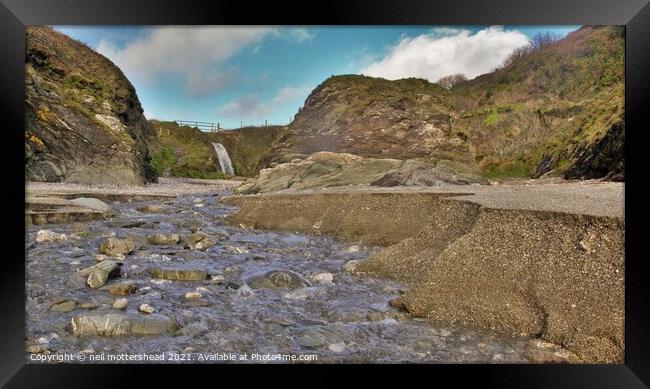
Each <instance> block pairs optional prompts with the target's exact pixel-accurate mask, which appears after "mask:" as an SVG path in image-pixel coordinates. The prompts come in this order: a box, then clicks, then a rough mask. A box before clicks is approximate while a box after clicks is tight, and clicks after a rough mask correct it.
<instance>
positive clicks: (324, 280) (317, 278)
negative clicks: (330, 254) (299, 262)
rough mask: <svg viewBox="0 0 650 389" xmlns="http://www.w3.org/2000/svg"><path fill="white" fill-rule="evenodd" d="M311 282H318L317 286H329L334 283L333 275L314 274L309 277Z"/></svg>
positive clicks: (325, 273)
mask: <svg viewBox="0 0 650 389" xmlns="http://www.w3.org/2000/svg"><path fill="white" fill-rule="evenodd" d="M311 280H312V281H314V282H318V283H319V284H331V283H332V282H333V281H334V275H333V274H332V273H327V272H324V273H318V274H314V275H313V276H312V277H311Z"/></svg>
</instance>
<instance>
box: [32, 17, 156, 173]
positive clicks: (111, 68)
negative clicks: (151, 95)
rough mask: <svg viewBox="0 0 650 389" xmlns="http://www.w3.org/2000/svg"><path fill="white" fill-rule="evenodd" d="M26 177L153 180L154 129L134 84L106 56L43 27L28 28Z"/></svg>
mask: <svg viewBox="0 0 650 389" xmlns="http://www.w3.org/2000/svg"><path fill="white" fill-rule="evenodd" d="M25 73H26V99H25V178H26V179H28V180H33V181H67V182H77V183H92V184H136V185H137V184H144V183H146V182H150V181H154V180H155V179H156V177H155V174H154V172H153V170H152V169H151V167H150V166H149V160H150V157H149V152H148V148H147V142H148V141H149V140H150V139H151V138H152V137H153V136H154V131H153V128H152V127H151V125H150V124H149V123H148V122H147V121H146V119H145V117H144V115H143V111H142V107H141V105H140V102H139V101H138V97H137V95H136V93H135V89H134V88H133V86H132V85H131V83H130V82H129V81H128V80H127V79H126V77H125V76H124V74H123V73H122V72H121V71H120V69H119V68H117V67H116V66H115V65H114V64H113V63H112V62H111V61H109V60H108V59H107V58H105V57H103V56H101V55H100V54H97V53H96V52H94V51H93V50H91V49H90V48H88V47H87V46H85V45H83V44H82V43H80V42H77V41H75V40H72V39H70V38H68V37H66V36H65V35H63V34H60V33H58V32H56V31H54V30H52V29H50V28H48V27H28V28H27V36H26V53H25Z"/></svg>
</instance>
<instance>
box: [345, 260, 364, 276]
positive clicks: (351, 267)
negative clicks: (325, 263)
mask: <svg viewBox="0 0 650 389" xmlns="http://www.w3.org/2000/svg"><path fill="white" fill-rule="evenodd" d="M360 263H361V261H360V260H358V259H353V260H351V261H347V262H346V263H345V265H343V271H344V272H346V273H349V274H355V273H356V272H357V267H358V266H359V264H360Z"/></svg>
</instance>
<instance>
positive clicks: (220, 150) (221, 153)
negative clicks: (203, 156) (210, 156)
mask: <svg viewBox="0 0 650 389" xmlns="http://www.w3.org/2000/svg"><path fill="white" fill-rule="evenodd" d="M212 146H213V147H214V151H215V152H216V153H217V157H218V158H219V165H221V171H222V172H224V173H226V174H229V175H231V176H234V175H235V169H234V168H233V167H232V162H230V156H229V155H228V151H227V150H226V148H225V147H223V145H222V144H221V143H215V142H212Z"/></svg>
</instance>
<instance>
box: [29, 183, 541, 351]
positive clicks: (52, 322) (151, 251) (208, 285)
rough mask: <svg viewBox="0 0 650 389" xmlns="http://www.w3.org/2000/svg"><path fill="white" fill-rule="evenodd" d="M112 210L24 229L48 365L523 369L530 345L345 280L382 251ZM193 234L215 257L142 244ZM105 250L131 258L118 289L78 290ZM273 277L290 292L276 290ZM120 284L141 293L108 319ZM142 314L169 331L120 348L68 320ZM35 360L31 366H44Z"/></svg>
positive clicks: (32, 329)
mask: <svg viewBox="0 0 650 389" xmlns="http://www.w3.org/2000/svg"><path fill="white" fill-rule="evenodd" d="M109 205H110V206H111V208H112V209H113V210H114V212H115V216H114V217H112V218H111V219H108V220H96V221H92V222H88V223H82V224H79V223H77V224H48V225H41V226H29V227H28V230H27V236H26V274H27V280H26V282H27V284H26V290H27V298H26V325H27V329H26V342H27V346H28V347H29V346H30V345H31V346H32V347H36V348H37V349H38V352H39V353H41V354H42V355H46V354H49V355H52V354H63V353H71V354H75V355H80V353H82V354H83V355H84V357H82V358H78V359H77V360H73V361H71V362H73V363H79V362H85V363H91V362H93V360H91V358H90V356H91V355H96V354H130V355H142V354H164V355H165V356H166V357H165V359H164V362H165V363H170V362H171V363H173V362H191V363H201V362H207V363H213V362H237V363H241V362H253V363H268V362H270V363H278V362H285V363H286V362H296V361H297V362H301V361H305V362H318V363H341V362H342V363H363V362H366V363H367V362H371V363H401V362H415V363H458V362H484V363H485V362H487V363H503V362H506V363H513V362H528V361H529V359H528V355H529V352H530V347H531V346H530V345H531V340H530V339H529V338H525V337H513V336H509V335H504V334H500V333H496V332H491V331H485V330H472V329H467V328H462V327H456V326H444V327H440V326H432V325H431V324H430V323H429V322H428V321H427V320H424V319H418V318H413V317H411V316H409V315H408V314H407V313H405V312H402V311H399V310H397V309H395V308H393V307H391V306H390V305H389V301H390V300H391V299H392V298H395V297H398V296H399V295H400V293H401V292H403V291H404V290H405V286H404V285H402V284H399V283H395V282H390V281H386V280H381V279H373V278H368V277H362V276H359V275H354V274H352V273H351V272H350V271H345V270H344V268H346V264H347V266H348V270H349V267H350V262H349V261H353V260H363V259H364V258H366V257H367V256H368V255H369V254H370V253H372V252H373V250H377V249H378V248H373V247H363V246H358V245H354V244H351V243H346V242H341V241H338V240H336V239H333V238H331V237H327V236H308V235H303V234H295V233H288V232H274V231H260V230H253V229H250V228H246V227H244V226H240V227H236V226H230V225H228V224H227V223H226V220H225V217H226V216H227V215H228V214H230V213H232V212H234V211H236V209H235V208H234V207H230V206H225V205H223V204H221V203H220V202H219V195H201V196H180V197H176V198H169V200H165V201H163V202H161V201H160V200H156V201H153V200H152V201H115V202H113V203H112V204H109ZM147 206H150V207H149V208H147ZM143 207H144V208H143ZM45 229H46V230H51V231H53V232H55V233H62V234H65V235H66V236H67V238H66V239H65V240H58V241H57V240H54V241H46V242H38V243H37V242H35V236H36V234H37V232H38V231H39V230H45ZM197 231H198V232H202V233H203V234H205V235H207V236H209V237H210V238H211V239H212V240H213V241H214V242H215V243H216V244H214V245H213V246H211V247H208V248H206V249H205V250H202V249H196V248H195V249H191V248H185V247H184V245H183V241H181V242H180V243H177V244H171V243H170V244H162V245H161V244H157V245H154V244H150V243H149V242H148V241H147V236H148V235H150V234H178V235H179V236H180V237H185V236H187V235H190V234H192V233H196V232H197ZM110 237H116V238H126V237H130V238H131V239H132V240H133V241H134V242H135V249H134V251H133V252H132V253H131V254H129V255H126V256H125V258H123V259H122V258H118V259H119V260H120V261H121V262H122V267H121V274H120V275H119V277H116V278H110V279H108V281H107V282H106V284H105V286H104V287H100V288H96V289H93V288H90V287H88V286H85V285H84V286H83V287H77V288H74V287H71V286H70V282H69V277H70V275H71V274H74V273H75V272H76V271H78V270H80V269H83V268H87V267H89V266H92V265H94V264H96V263H98V262H97V256H98V253H99V246H100V244H101V243H102V242H103V241H105V240H106V239H108V238H110ZM100 259H104V258H102V257H101V256H100ZM152 268H165V269H172V270H173V269H180V270H187V269H194V270H200V271H205V272H206V275H207V276H206V277H205V278H204V279H199V280H196V281H175V280H168V279H158V278H153V277H152V273H151V269H152ZM274 272H275V273H274ZM278 274H279V276H278ZM269 277H270V279H271V281H269V280H268V279H266V278H269ZM273 277H279V278H281V279H282V277H285V278H286V279H287V280H288V281H290V282H286V283H284V284H283V283H280V284H277V283H276V284H277V285H276V284H274V283H273V282H274V279H273ZM126 280H129V281H132V282H133V283H135V285H136V286H137V287H136V288H135V291H134V292H133V293H132V294H128V295H126V296H124V297H123V298H126V300H127V301H128V305H127V306H126V307H125V308H121V309H118V308H114V307H113V304H114V302H115V300H117V299H118V298H120V297H119V296H115V295H112V294H111V293H109V292H108V290H107V289H106V288H107V287H110V286H111V285H114V284H117V283H120V282H124V281H126ZM276 281H277V280H276ZM294 281H296V282H294ZM278 285H279V286H278ZM188 293H189V295H188ZM188 296H189V298H188ZM66 304H67V306H66ZM142 304H148V305H149V306H150V307H152V308H153V310H155V315H163V316H165V317H167V318H170V319H171V320H172V321H173V323H174V331H173V332H169V333H158V334H151V335H141V334H139V335H133V334H125V335H119V336H75V335H74V334H73V332H72V328H71V327H72V326H71V320H72V319H73V317H78V316H84V315H106V314H109V313H110V314H118V315H127V316H129V317H145V316H147V315H148V314H147V313H143V312H141V311H140V306H141V305H142ZM55 306H56V307H58V308H57V309H55V308H54V307H55ZM27 355H28V357H27V360H28V362H32V363H33V362H35V361H36V362H43V361H44V360H42V359H38V358H34V357H33V356H31V354H30V353H28V354H27ZM244 355H245V357H244ZM286 356H294V357H291V358H294V359H293V360H291V359H287V358H288V357H286ZM103 358H105V357H103ZM295 358H300V359H295ZM94 361H97V362H101V363H110V362H111V360H107V359H95V360H94ZM151 361H154V360H153V359H152V360H151ZM46 362H52V360H49V361H46ZM64 362H65V361H64ZM115 362H120V363H124V362H125V360H121V361H118V360H116V361H115ZM126 362H129V361H126ZM132 362H134V363H142V362H143V361H142V360H137V359H136V360H132Z"/></svg>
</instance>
